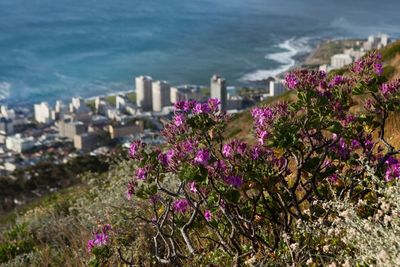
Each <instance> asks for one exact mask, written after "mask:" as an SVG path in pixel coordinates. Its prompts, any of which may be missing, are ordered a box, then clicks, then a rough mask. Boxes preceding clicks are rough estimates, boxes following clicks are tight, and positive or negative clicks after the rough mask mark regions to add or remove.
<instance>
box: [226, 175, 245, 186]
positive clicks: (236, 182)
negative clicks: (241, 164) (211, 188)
mask: <svg viewBox="0 0 400 267" xmlns="http://www.w3.org/2000/svg"><path fill="white" fill-rule="evenodd" d="M225 183H227V184H228V185H230V186H233V187H240V186H242V185H243V179H242V178H241V177H239V176H233V175H232V176H228V177H226V178H225Z"/></svg>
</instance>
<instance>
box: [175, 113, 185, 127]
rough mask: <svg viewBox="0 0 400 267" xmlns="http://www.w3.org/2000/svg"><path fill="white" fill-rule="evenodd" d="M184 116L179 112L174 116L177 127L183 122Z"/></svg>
mask: <svg viewBox="0 0 400 267" xmlns="http://www.w3.org/2000/svg"><path fill="white" fill-rule="evenodd" d="M183 121H184V117H183V115H181V114H179V115H176V116H175V117H174V124H175V126H177V127H179V126H181V125H182V124H183Z"/></svg>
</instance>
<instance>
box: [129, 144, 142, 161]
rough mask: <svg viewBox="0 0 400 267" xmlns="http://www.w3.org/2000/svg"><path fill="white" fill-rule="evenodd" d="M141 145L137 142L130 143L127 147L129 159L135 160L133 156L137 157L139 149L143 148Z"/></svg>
mask: <svg viewBox="0 0 400 267" xmlns="http://www.w3.org/2000/svg"><path fill="white" fill-rule="evenodd" d="M143 145H144V144H143V143H142V142H140V141H139V140H136V141H134V142H132V144H131V145H130V147H129V156H131V158H135V156H137V153H138V152H139V149H140V148H141V147H143Z"/></svg>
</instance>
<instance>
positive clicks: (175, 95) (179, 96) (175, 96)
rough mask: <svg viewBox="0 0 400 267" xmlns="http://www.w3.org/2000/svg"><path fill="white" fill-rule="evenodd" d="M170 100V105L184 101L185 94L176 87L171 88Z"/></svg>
mask: <svg viewBox="0 0 400 267" xmlns="http://www.w3.org/2000/svg"><path fill="white" fill-rule="evenodd" d="M170 93H171V94H170V100H171V103H172V104H175V103H176V102H179V101H183V100H186V98H185V94H184V93H182V92H181V91H180V90H179V89H178V88H177V87H171V91H170Z"/></svg>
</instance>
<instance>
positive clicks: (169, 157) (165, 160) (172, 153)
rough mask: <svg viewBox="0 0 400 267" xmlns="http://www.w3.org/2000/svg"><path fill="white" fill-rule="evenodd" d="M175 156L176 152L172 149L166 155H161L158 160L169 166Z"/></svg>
mask: <svg viewBox="0 0 400 267" xmlns="http://www.w3.org/2000/svg"><path fill="white" fill-rule="evenodd" d="M174 156H175V151H174V150H173V149H170V150H168V151H167V152H166V153H160V154H159V155H158V157H157V158H158V160H159V161H160V163H161V164H162V165H164V166H169V165H170V163H171V162H172V159H173V157H174Z"/></svg>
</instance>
